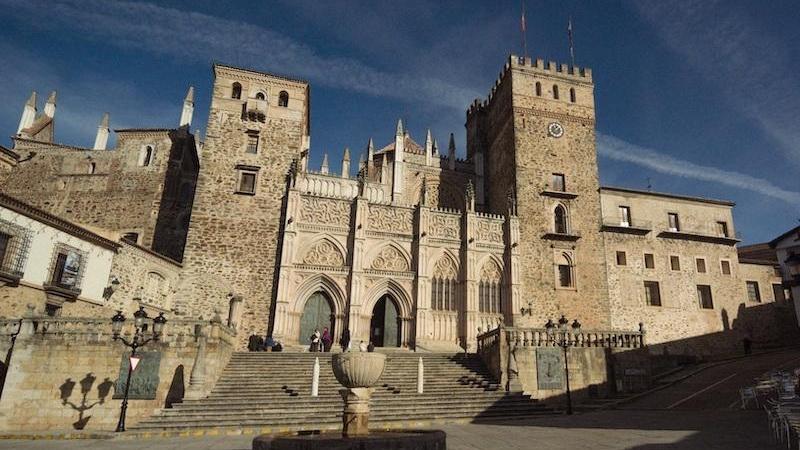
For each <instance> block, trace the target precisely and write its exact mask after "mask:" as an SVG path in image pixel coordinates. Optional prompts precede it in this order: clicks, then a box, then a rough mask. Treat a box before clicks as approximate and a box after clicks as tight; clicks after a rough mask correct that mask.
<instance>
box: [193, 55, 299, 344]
mask: <svg viewBox="0 0 800 450" xmlns="http://www.w3.org/2000/svg"><path fill="white" fill-rule="evenodd" d="M213 70H214V85H213V93H212V98H211V108H210V111H209V116H208V126H207V133H206V141H205V144H204V146H203V151H202V155H201V161H202V163H201V169H200V175H199V178H198V186H197V191H196V194H195V201H194V208H193V211H192V218H191V223H190V225H189V235H188V239H187V245H186V256H185V259H184V261H185V270H186V276H185V277H184V280H183V285H184V286H185V291H183V292H185V293H186V294H185V297H184V299H185V301H184V302H183V304H182V305H181V306H180V307H179V309H182V310H183V312H184V313H185V314H187V315H190V316H197V314H206V315H207V314H208V312H209V311H210V310H213V309H217V310H218V311H220V312H221V313H222V314H223V315H225V314H227V315H228V316H229V317H228V318H227V319H228V320H229V321H230V322H231V323H232V324H237V325H238V328H239V329H240V330H243V332H242V333H241V336H245V338H246V336H247V334H249V333H250V332H257V333H263V332H264V330H265V327H266V324H267V322H268V318H269V316H270V309H271V306H272V301H273V297H274V289H273V287H274V286H276V285H277V280H276V274H277V273H278V272H277V270H276V266H275V261H276V255H277V254H278V253H279V245H280V244H279V228H280V225H281V214H282V213H281V211H282V210H283V203H284V200H285V193H286V176H287V174H288V172H289V170H290V167H291V166H292V163H293V160H295V159H297V160H301V159H305V157H306V153H307V151H308V148H309V109H308V108H309V86H308V83H307V82H305V81H302V80H297V79H291V78H287V77H282V76H277V75H271V74H267V73H262V72H254V71H250V70H245V69H239V68H235V67H230V66H225V65H220V64H215V65H214V67H213ZM222 319H223V320H224V319H226V318H225V317H222Z"/></svg>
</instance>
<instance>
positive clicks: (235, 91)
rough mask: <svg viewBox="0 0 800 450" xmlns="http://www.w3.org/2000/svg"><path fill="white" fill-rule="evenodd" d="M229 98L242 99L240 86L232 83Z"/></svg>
mask: <svg viewBox="0 0 800 450" xmlns="http://www.w3.org/2000/svg"><path fill="white" fill-rule="evenodd" d="M231 98H235V99H241V98H242V85H241V84H239V83H233V88H232V89H231Z"/></svg>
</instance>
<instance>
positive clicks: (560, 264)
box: [556, 253, 575, 288]
mask: <svg viewBox="0 0 800 450" xmlns="http://www.w3.org/2000/svg"><path fill="white" fill-rule="evenodd" d="M556 276H557V277H558V286H559V287H562V288H570V287H575V267H574V265H573V263H572V258H571V257H570V256H569V255H568V254H566V253H562V254H561V255H560V256H559V258H558V261H557V262H556Z"/></svg>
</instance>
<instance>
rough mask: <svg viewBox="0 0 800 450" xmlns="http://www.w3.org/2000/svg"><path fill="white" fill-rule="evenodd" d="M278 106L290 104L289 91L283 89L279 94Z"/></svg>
mask: <svg viewBox="0 0 800 450" xmlns="http://www.w3.org/2000/svg"><path fill="white" fill-rule="evenodd" d="M278 106H283V107H284V108H286V107H287V106H289V93H288V92H286V91H281V93H280V94H278Z"/></svg>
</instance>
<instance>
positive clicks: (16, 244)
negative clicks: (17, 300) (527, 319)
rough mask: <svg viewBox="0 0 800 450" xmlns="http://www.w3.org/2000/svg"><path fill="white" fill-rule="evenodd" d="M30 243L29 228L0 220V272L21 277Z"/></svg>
mask: <svg viewBox="0 0 800 450" xmlns="http://www.w3.org/2000/svg"><path fill="white" fill-rule="evenodd" d="M30 243H31V230H28V229H26V228H24V227H22V226H20V225H17V224H15V223H12V222H8V221H5V220H0V272H2V273H3V274H5V275H7V276H12V277H18V278H22V275H23V273H22V269H23V268H24V267H25V262H26V261H27V260H28V250H29V248H30Z"/></svg>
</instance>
